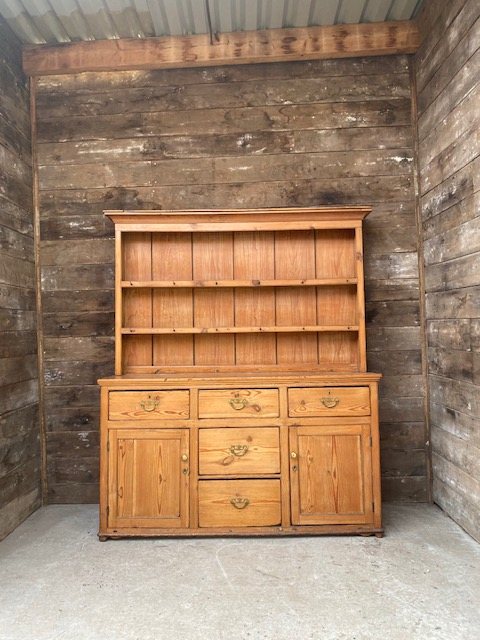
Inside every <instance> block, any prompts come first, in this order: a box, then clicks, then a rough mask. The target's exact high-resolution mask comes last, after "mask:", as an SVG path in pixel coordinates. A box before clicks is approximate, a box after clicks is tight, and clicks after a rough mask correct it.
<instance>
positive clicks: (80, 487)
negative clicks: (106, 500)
mask: <svg viewBox="0 0 480 640" xmlns="http://www.w3.org/2000/svg"><path fill="white" fill-rule="evenodd" d="M48 503H49V504H98V482H92V483H83V484H82V483H72V482H67V483H64V484H54V483H53V482H49V484H48Z"/></svg>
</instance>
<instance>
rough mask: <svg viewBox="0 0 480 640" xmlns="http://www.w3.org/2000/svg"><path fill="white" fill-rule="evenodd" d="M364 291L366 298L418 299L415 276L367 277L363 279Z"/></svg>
mask: <svg viewBox="0 0 480 640" xmlns="http://www.w3.org/2000/svg"><path fill="white" fill-rule="evenodd" d="M365 293H366V297H367V300H368V301H369V302H370V303H371V302H376V301H382V302H383V301H387V302H388V301H391V300H416V301H418V300H419V287H418V279H417V278H398V279H396V278H391V279H389V280H386V279H383V278H381V279H372V280H370V279H368V280H366V281H365Z"/></svg>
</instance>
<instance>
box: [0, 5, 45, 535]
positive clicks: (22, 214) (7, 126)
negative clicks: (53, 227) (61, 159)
mask: <svg viewBox="0 0 480 640" xmlns="http://www.w3.org/2000/svg"><path fill="white" fill-rule="evenodd" d="M0 42H1V43H2V44H1V45H0V51H1V56H2V70H1V72H0V540H1V539H2V538H3V537H5V536H6V535H8V534H9V533H10V531H12V530H13V529H14V528H15V527H16V526H17V525H18V524H19V523H20V522H21V521H22V520H24V519H25V518H26V517H27V516H29V515H30V513H31V512H32V511H34V510H35V509H36V508H37V507H38V506H39V505H40V504H41V499H42V492H41V482H40V476H41V470H40V442H39V434H40V430H39V412H38V366H37V360H36V356H35V353H36V350H37V339H36V326H37V323H36V311H35V309H36V307H35V266H34V262H35V257H34V240H33V207H32V158H31V147H30V141H31V133H30V104H29V99H30V93H29V86H28V81H27V79H26V78H25V76H24V75H23V73H22V71H21V43H20V42H19V41H18V40H17V39H16V38H15V36H14V35H13V33H12V32H11V31H10V30H9V28H8V27H7V25H6V24H5V23H4V21H3V20H2V19H1V18H0Z"/></svg>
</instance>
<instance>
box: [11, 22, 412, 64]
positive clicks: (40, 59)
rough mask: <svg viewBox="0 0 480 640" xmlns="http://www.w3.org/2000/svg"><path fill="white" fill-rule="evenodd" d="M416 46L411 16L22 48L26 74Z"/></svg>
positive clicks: (348, 54)
mask: <svg viewBox="0 0 480 640" xmlns="http://www.w3.org/2000/svg"><path fill="white" fill-rule="evenodd" d="M419 45H420V34H419V30H418V26H417V23H416V22H415V21H413V20H406V21H397V22H374V23H362V24H339V25H332V26H318V27H305V28H294V29H269V30H265V31H239V32H233V33H223V34H219V36H218V41H215V42H214V43H213V44H211V43H210V36H209V34H200V35H191V36H168V37H161V38H144V39H138V38H126V39H120V40H118V39H117V40H96V41H89V42H75V43H71V44H63V45H55V46H46V45H40V46H33V47H25V49H24V52H23V68H24V71H25V73H26V74H27V75H29V76H42V75H56V74H65V73H67V74H68V73H81V72H84V71H127V70H134V69H162V68H163V69H167V68H184V67H200V66H201V67H206V66H212V65H215V66H218V65H232V64H255V63H261V62H286V61H293V60H320V59H325V58H352V57H361V56H380V55H394V54H401V53H415V52H416V51H417V49H418V47H419Z"/></svg>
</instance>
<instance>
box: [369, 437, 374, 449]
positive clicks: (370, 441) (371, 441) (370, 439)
mask: <svg viewBox="0 0 480 640" xmlns="http://www.w3.org/2000/svg"><path fill="white" fill-rule="evenodd" d="M368 444H369V446H370V447H373V440H372V436H368Z"/></svg>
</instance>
